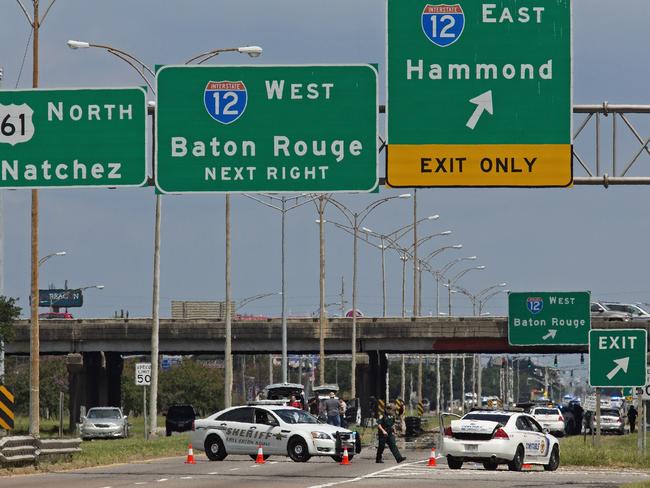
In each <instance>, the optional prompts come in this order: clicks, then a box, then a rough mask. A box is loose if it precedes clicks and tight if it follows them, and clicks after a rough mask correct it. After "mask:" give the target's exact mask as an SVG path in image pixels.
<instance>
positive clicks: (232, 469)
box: [230, 468, 239, 471]
mask: <svg viewBox="0 0 650 488" xmlns="http://www.w3.org/2000/svg"><path fill="white" fill-rule="evenodd" d="M238 469H239V468H230V471H237V470H238Z"/></svg>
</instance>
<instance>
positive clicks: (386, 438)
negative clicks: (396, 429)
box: [377, 433, 402, 461]
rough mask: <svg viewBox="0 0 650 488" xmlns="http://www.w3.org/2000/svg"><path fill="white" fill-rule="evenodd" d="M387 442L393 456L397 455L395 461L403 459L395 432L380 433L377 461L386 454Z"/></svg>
mask: <svg viewBox="0 0 650 488" xmlns="http://www.w3.org/2000/svg"><path fill="white" fill-rule="evenodd" d="M386 444H388V448H389V449H390V452H392V453H393V456H395V461H399V460H400V459H402V455H401V454H400V452H399V449H397V444H396V443H395V434H388V435H383V434H381V433H380V434H379V445H378V446H377V461H379V460H380V459H381V456H382V455H383V454H384V449H385V448H386Z"/></svg>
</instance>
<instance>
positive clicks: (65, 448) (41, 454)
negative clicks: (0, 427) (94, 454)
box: [0, 436, 81, 467]
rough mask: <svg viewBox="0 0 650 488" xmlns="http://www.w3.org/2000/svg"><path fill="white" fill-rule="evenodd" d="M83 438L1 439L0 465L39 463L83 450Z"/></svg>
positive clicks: (30, 437) (19, 437) (13, 437)
mask: <svg viewBox="0 0 650 488" xmlns="http://www.w3.org/2000/svg"><path fill="white" fill-rule="evenodd" d="M80 445H81V439H79V438H77V439H36V438H34V437H32V436H12V437H3V438H1V439H0V465H2V466H3V467H5V466H22V465H27V464H34V465H35V464H38V463H40V462H43V461H49V460H53V459H57V458H61V457H65V456H72V455H73V454H75V453H77V452H81V447H80Z"/></svg>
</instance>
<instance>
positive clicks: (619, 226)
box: [0, 0, 650, 317]
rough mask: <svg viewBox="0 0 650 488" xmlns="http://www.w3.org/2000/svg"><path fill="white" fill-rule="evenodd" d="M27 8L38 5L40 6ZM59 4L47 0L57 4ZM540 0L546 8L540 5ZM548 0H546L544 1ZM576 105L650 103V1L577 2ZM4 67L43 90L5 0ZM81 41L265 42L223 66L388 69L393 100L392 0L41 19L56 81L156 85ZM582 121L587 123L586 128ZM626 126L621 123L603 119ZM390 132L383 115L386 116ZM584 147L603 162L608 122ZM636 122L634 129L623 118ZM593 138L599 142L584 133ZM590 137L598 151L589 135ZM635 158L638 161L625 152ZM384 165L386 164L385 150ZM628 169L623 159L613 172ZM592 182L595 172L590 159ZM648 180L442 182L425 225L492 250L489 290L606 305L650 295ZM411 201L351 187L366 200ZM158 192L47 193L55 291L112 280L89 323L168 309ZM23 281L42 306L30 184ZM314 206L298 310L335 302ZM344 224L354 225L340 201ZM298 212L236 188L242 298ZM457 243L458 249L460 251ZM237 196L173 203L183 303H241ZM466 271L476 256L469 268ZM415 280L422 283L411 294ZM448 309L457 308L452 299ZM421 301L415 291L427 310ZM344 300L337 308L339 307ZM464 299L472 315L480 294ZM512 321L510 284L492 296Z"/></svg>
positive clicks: (394, 310) (348, 250)
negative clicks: (157, 290)
mask: <svg viewBox="0 0 650 488" xmlns="http://www.w3.org/2000/svg"><path fill="white" fill-rule="evenodd" d="M25 3H28V4H31V2H29V1H25ZM42 3H46V2H42ZM530 3H534V2H530ZM538 3H540V4H543V3H544V1H543V0H539V2H538ZM573 3H574V102H575V103H577V104H585V103H602V102H603V101H605V100H607V101H609V102H610V103H629V104H650V96H649V92H648V79H650V63H648V62H647V52H648V41H649V40H650V37H649V34H648V28H647V19H648V18H650V2H648V1H647V0H621V1H619V2H616V3H615V5H614V4H613V3H612V2H605V1H603V0H574V2H573ZM0 31H1V32H2V42H1V43H0V66H2V67H3V68H4V74H5V79H4V82H3V83H4V88H14V87H15V86H16V85H17V86H18V87H28V86H31V54H30V53H31V48H30V51H29V52H28V53H27V56H26V62H25V66H24V69H23V72H22V76H21V79H20V81H19V82H17V78H18V74H19V70H20V66H21V61H22V60H23V55H24V53H25V47H26V42H27V39H28V36H29V27H28V25H27V22H26V20H25V18H24V16H23V14H22V12H21V11H20V9H19V7H18V4H17V3H16V2H14V1H12V0H2V2H0ZM68 39H78V40H87V41H92V42H96V43H103V44H110V45H113V46H115V47H119V48H121V49H124V50H126V51H128V52H130V53H133V54H134V55H136V56H137V57H139V58H140V59H142V60H143V61H145V62H147V63H149V64H151V65H154V64H176V63H182V62H183V61H185V60H186V59H188V58H190V57H192V56H193V55H195V54H198V53H200V52H204V51H208V50H210V49H213V48H216V47H232V46H240V45H249V44H256V45H260V46H262V47H263V48H264V55H263V56H262V57H261V58H258V59H257V60H251V59H249V58H248V57H247V56H241V55H237V54H224V55H222V56H219V57H217V58H215V59H214V63H222V64H228V63H229V64H248V63H250V64H256V63H257V64H292V63H378V64H379V66H380V79H381V80H382V81H381V95H380V97H381V99H382V102H383V99H384V93H385V90H384V88H385V83H384V81H383V80H384V77H385V59H384V58H385V43H386V36H385V2H384V1H380V0H354V1H349V0H329V1H328V2H315V1H313V0H274V1H273V2H268V1H260V0H238V1H236V2H226V1H220V0H202V1H200V0H186V1H183V2H180V1H171V0H139V1H137V2H134V1H127V0H112V1H110V2H107V1H105V0H101V1H100V0H65V1H60V2H57V3H56V4H55V5H54V7H53V8H52V10H51V11H50V13H49V16H48V17H47V20H46V22H45V24H44V26H43V28H42V30H41V86H42V87H47V88H55V87H104V86H110V87H113V86H133V85H140V84H141V81H140V80H139V78H138V76H137V74H136V73H134V71H133V70H132V69H131V68H130V67H129V66H127V65H126V64H125V63H123V62H121V61H119V60H118V59H116V58H114V57H112V56H110V55H108V54H107V53H105V52H102V51H100V50H79V51H72V50H70V49H68V47H67V46H66V41H67V40H68ZM645 118H646V119H648V120H644V118H643V116H637V117H632V120H633V121H634V122H635V124H636V125H637V127H638V128H639V130H640V132H641V136H642V137H648V135H649V134H650V123H649V122H650V117H649V116H645ZM581 119H582V118H581V117H576V119H575V121H574V123H575V124H577V123H579V121H580V120H581ZM602 126H603V129H609V128H610V127H611V117H610V118H607V119H603V121H602ZM382 127H383V121H382ZM586 130H588V131H590V133H589V134H587V133H585V135H581V136H580V139H579V141H578V142H577V144H578V145H579V147H581V151H582V153H583V154H584V155H585V156H586V157H592V159H593V130H594V129H593V125H592V126H590V128H589V129H586ZM619 130H625V127H624V125H623V124H622V123H619ZM603 140H604V142H605V144H606V145H605V147H606V148H607V149H603V152H602V154H601V157H602V161H603V165H609V164H610V161H611V146H610V145H609V136H606V137H604V138H603ZM580 141H581V142H580ZM580 144H581V146H580ZM638 149H639V145H638V144H637V143H635V141H634V139H633V138H632V137H625V138H623V139H622V141H621V143H620V145H619V148H618V151H619V157H620V158H621V161H622V160H623V159H627V160H629V159H631V158H632V157H633V156H634V155H635V154H636V152H637V151H638ZM619 164H621V163H619ZM637 164H638V169H635V170H634V171H632V174H634V175H643V176H649V175H650V166H649V164H650V157H649V156H648V155H647V154H643V155H642V156H641V157H640V158H639V162H638V163H637ZM381 172H382V174H383V161H382V168H381ZM609 172H610V173H611V170H609ZM576 174H577V175H584V172H583V171H581V170H580V169H579V168H578V167H576ZM649 191H650V189H649V188H647V187H629V186H628V187H613V188H609V189H603V188H602V187H577V188H573V189H556V190H531V189H526V190H513V189H476V190H472V189H446V190H440V189H431V190H422V191H420V192H419V193H418V196H419V198H418V205H419V214H420V216H426V215H430V214H440V219H439V220H437V221H435V222H427V223H426V224H423V225H422V227H421V229H420V234H421V235H426V233H428V232H441V231H444V230H452V231H453V234H452V235H451V236H449V237H439V238H436V239H435V240H434V241H432V242H430V243H429V244H428V245H427V247H425V248H423V249H422V250H421V253H428V252H430V251H431V250H433V249H435V247H436V246H435V245H436V244H438V245H443V244H457V243H462V244H463V246H464V248H463V250H462V251H447V252H446V253H444V254H441V256H440V257H439V259H438V261H436V262H435V263H437V264H438V265H439V267H442V266H443V265H444V264H445V263H446V262H447V261H448V260H450V259H452V258H453V257H455V256H458V257H460V256H469V255H477V256H479V260H478V261H477V262H476V264H480V265H485V266H486V267H487V268H486V269H485V270H484V271H480V272H479V271H475V272H472V273H469V274H468V275H466V276H465V277H464V278H463V279H462V281H461V283H460V284H462V285H463V286H465V287H466V288H468V289H470V290H472V291H474V292H476V291H478V290H480V289H482V288H484V287H487V286H490V285H492V284H494V283H498V282H503V281H506V282H508V284H509V285H508V287H509V288H510V289H513V290H521V291H524V290H591V291H592V292H593V296H594V298H606V299H611V300H621V301H632V302H637V301H638V302H646V301H648V302H650V284H649V283H648V274H649V273H648V272H649V271H650V258H649V255H648V251H647V247H648V244H647V241H648V236H649V235H650V234H649V230H650V229H649V226H650V221H649V219H648V218H647V216H648V209H647V207H646V205H647V202H648V192H649ZM390 194H394V192H390V191H386V190H384V189H382V191H381V193H380V194H379V195H369V196H368V195H342V196H341V197H340V200H341V201H342V202H344V203H345V204H346V205H349V206H350V207H351V208H362V207H363V206H365V205H366V204H367V203H368V202H370V201H371V200H372V199H376V198H379V197H381V196H385V195H390ZM154 200H155V197H154V193H153V189H151V188H144V189H130V190H103V189H97V190H47V191H42V192H41V227H40V231H41V241H40V246H41V254H42V255H45V254H47V253H49V252H54V251H59V250H65V251H66V252H67V255H66V256H64V257H57V258H54V259H52V260H50V261H49V262H48V263H47V264H46V265H44V266H43V267H42V274H41V284H42V287H47V285H49V284H54V285H56V286H61V287H62V286H63V284H64V280H68V283H69V286H70V287H79V286H85V285H92V284H103V285H105V287H106V288H105V289H104V290H102V291H88V292H87V295H86V305H85V307H84V308H83V309H81V310H74V311H73V313H74V314H75V315H76V316H84V317H98V316H107V315H112V314H113V312H114V311H115V310H120V309H125V310H129V312H130V315H131V316H132V317H133V316H150V314H151V280H152V262H153V257H152V249H153V227H154ZM4 201H5V206H4V208H5V229H4V230H5V263H6V270H5V283H6V285H5V292H6V294H8V295H11V296H17V297H20V303H21V304H22V306H23V307H28V290H29V242H30V236H29V212H30V195H29V192H28V191H25V190H22V191H5V192H4ZM315 218H316V214H315V211H314V208H313V206H304V207H302V208H301V209H298V210H296V211H294V212H292V213H291V214H289V217H288V225H287V229H288V234H287V238H288V241H287V242H288V244H287V247H288V261H287V263H288V264H287V270H288V275H287V279H288V293H287V299H288V308H289V310H290V313H291V314H292V315H305V314H311V313H313V312H315V311H316V309H317V307H318V227H317V225H316V224H315V223H314V219H315ZM328 218H331V219H338V220H340V218H339V216H338V215H336V213H335V212H334V210H330V211H329V213H328ZM411 218H412V208H411V203H410V202H409V201H401V200H398V201H394V202H390V203H388V204H386V205H385V206H383V207H381V209H380V210H378V211H377V212H376V213H374V214H373V215H372V216H371V217H369V219H368V220H367V222H366V225H367V226H368V227H370V228H372V229H373V230H377V231H381V232H389V231H391V230H393V229H395V228H397V227H400V226H402V225H404V224H406V223H408V222H409V220H410V219H411ZM279 229H280V216H279V214H277V213H276V212H273V211H271V210H269V209H267V208H264V207H261V206H260V205H259V204H257V203H255V202H252V201H250V200H247V199H245V198H244V197H241V196H235V197H233V240H232V242H233V266H232V270H233V293H234V297H235V299H237V300H239V299H242V298H245V297H248V296H251V295H256V294H259V293H270V292H277V291H279V289H280V259H279V258H280V232H279ZM454 253H455V254H454ZM224 255H225V251H224V197H223V196H221V195H213V196H209V195H207V196H206V195H203V196H167V197H164V199H163V218H162V265H161V276H162V284H161V307H162V315H163V316H168V315H169V314H170V302H171V300H172V299H185V300H210V299H215V300H218V299H223V295H224ZM457 269H458V270H461V269H462V268H461V267H458V268H457ZM351 270H352V242H351V238H350V237H349V236H348V235H347V234H345V233H342V232H341V231H339V230H337V229H335V228H328V232H327V295H328V297H327V301H328V302H338V301H339V298H338V297H337V294H338V293H339V291H340V286H341V277H343V278H344V280H345V293H346V300H348V301H350V299H351V296H350V291H351V283H352V273H351ZM359 273H360V274H359V297H358V302H359V308H360V309H361V310H362V311H363V312H364V313H365V314H367V315H375V314H380V313H381V279H380V256H379V253H378V251H377V250H376V249H373V248H369V247H368V246H366V245H364V244H360V264H359ZM387 274H388V292H389V303H388V309H389V310H388V312H389V314H391V315H399V314H400V310H401V263H400V261H399V259H398V258H397V257H396V256H395V255H394V254H391V255H389V256H388V257H387ZM411 283H412V278H411V277H410V273H409V274H408V276H407V295H408V296H410V295H411V293H412V291H411ZM422 292H423V294H424V301H423V313H424V314H427V315H428V314H429V313H430V312H432V311H434V305H433V303H434V301H433V297H434V288H433V280H432V278H431V277H430V276H426V277H425V278H424V283H423V290H422ZM443 303H444V301H443ZM411 304H412V299H407V308H408V309H410V305H411ZM336 309H337V307H334V308H333V309H331V310H330V311H331V312H332V313H334V312H336ZM454 310H456V311H458V313H462V314H470V313H471V306H470V304H469V302H468V301H467V300H466V299H464V298H463V297H458V298H456V299H455V302H454ZM487 310H488V311H489V312H491V313H492V314H505V313H506V301H505V295H503V296H500V297H496V298H495V299H494V300H493V301H491V302H490V304H489V305H488V306H487ZM243 311H244V312H249V313H256V314H270V315H278V314H279V312H280V299H279V297H278V296H276V297H272V298H268V299H265V300H261V301H257V302H255V303H251V305H250V306H248V307H247V308H246V309H245V310H243Z"/></svg>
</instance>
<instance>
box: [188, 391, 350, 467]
mask: <svg viewBox="0 0 650 488" xmlns="http://www.w3.org/2000/svg"><path fill="white" fill-rule="evenodd" d="M264 403H267V402H264ZM260 445H261V446H262V449H263V451H264V458H265V459H266V458H268V457H269V456H271V455H281V456H289V457H290V458H291V459H292V460H293V461H296V462H306V461H308V460H309V458H311V457H312V456H331V457H332V458H333V459H334V460H335V461H339V462H340V461H341V459H342V456H343V450H344V449H345V448H347V449H348V457H350V458H352V457H353V456H354V454H355V453H359V452H360V451H361V439H360V438H359V436H357V434H356V433H355V432H352V431H350V430H347V429H343V428H341V427H335V426H332V425H328V424H325V423H322V422H321V421H319V420H318V419H317V418H316V417H314V416H313V415H311V414H309V413H308V412H305V411H304V410H300V409H297V408H293V407H287V406H284V405H268V404H261V405H247V406H239V407H232V408H228V409H225V410H222V411H220V412H217V413H215V414H214V415H211V416H210V417H208V418H205V419H199V420H196V421H195V422H194V430H193V432H192V446H193V448H194V449H198V450H201V451H205V454H206V455H207V456H208V459H210V460H211V461H221V460H223V459H225V457H226V456H228V455H229V454H248V455H249V456H250V457H251V458H253V459H254V458H255V456H256V454H257V450H258V446H260Z"/></svg>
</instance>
